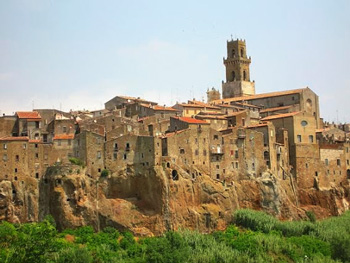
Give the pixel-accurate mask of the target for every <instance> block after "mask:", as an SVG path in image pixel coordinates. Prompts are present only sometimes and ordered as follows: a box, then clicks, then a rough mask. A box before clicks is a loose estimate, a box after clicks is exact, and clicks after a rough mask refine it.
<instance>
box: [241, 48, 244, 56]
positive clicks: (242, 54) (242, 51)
mask: <svg viewBox="0 0 350 263" xmlns="http://www.w3.org/2000/svg"><path fill="white" fill-rule="evenodd" d="M243 56H244V49H243V48H241V57H242V58H243Z"/></svg>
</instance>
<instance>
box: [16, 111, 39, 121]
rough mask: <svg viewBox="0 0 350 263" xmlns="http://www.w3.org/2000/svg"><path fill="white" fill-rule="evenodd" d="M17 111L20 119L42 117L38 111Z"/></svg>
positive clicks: (37, 118)
mask: <svg viewBox="0 0 350 263" xmlns="http://www.w3.org/2000/svg"><path fill="white" fill-rule="evenodd" d="M16 113H17V116H18V118H19V119H32V120H40V119H41V116H40V114H39V112H37V111H17V112H16Z"/></svg>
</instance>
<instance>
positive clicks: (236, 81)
mask: <svg viewBox="0 0 350 263" xmlns="http://www.w3.org/2000/svg"><path fill="white" fill-rule="evenodd" d="M250 63H251V58H250V57H249V58H248V57H247V48H246V44H245V40H238V39H237V40H231V41H227V58H226V59H225V58H224V65H225V67H226V82H223V83H222V97H223V98H224V99H226V98H233V97H241V96H249V95H255V83H254V81H253V82H251V81H250V71H249V65H250Z"/></svg>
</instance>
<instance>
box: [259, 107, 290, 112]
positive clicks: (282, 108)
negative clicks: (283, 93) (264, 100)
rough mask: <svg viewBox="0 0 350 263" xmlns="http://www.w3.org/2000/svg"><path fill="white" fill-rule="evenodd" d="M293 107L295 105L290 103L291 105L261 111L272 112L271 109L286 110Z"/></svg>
mask: <svg viewBox="0 0 350 263" xmlns="http://www.w3.org/2000/svg"><path fill="white" fill-rule="evenodd" d="M291 107H293V105H289V106H282V107H275V108H267V109H263V110H261V111H260V113H264V112H270V111H279V110H285V109H289V108H291Z"/></svg>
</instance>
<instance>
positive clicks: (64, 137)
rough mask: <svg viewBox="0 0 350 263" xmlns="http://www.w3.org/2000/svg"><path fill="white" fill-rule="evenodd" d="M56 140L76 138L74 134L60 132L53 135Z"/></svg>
mask: <svg viewBox="0 0 350 263" xmlns="http://www.w3.org/2000/svg"><path fill="white" fill-rule="evenodd" d="M53 139H54V140H72V139H74V134H58V135H55V137H53Z"/></svg>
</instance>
